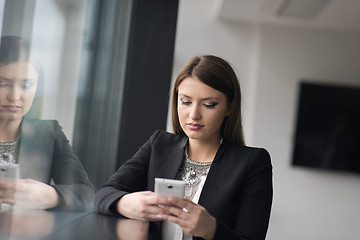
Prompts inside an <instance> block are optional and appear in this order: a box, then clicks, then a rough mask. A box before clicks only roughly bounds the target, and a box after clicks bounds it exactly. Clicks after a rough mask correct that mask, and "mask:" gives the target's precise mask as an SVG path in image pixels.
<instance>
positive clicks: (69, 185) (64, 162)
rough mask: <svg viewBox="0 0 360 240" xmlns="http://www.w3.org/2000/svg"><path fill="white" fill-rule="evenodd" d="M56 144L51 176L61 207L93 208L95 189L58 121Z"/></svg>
mask: <svg viewBox="0 0 360 240" xmlns="http://www.w3.org/2000/svg"><path fill="white" fill-rule="evenodd" d="M54 130H55V146H54V154H53V165H52V170H51V177H52V179H53V180H54V182H55V185H53V186H52V187H53V188H54V189H55V190H56V192H57V193H58V195H59V204H58V207H59V208H65V209H72V210H84V209H91V208H93V199H94V190H93V187H92V185H91V183H90V182H89V179H88V176H87V173H86V172H85V170H84V168H83V166H82V164H81V162H80V160H79V159H78V158H77V156H76V155H75V153H74V152H73V150H72V148H71V146H70V143H69V141H68V139H67V138H66V136H65V134H64V133H63V131H62V130H61V127H60V126H59V124H58V122H57V121H55V122H54Z"/></svg>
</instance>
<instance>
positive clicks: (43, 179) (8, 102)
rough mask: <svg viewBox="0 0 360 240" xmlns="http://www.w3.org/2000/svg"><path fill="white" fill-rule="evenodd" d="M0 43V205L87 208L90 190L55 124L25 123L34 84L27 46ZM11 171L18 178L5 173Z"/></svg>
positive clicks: (7, 40)
mask: <svg viewBox="0 0 360 240" xmlns="http://www.w3.org/2000/svg"><path fill="white" fill-rule="evenodd" d="M0 44H1V46H0V163H1V164H2V166H3V167H2V169H1V170H2V172H5V174H3V177H2V178H1V179H0V203H7V204H16V206H18V207H26V208H37V209H52V208H63V209H72V210H78V209H86V208H91V204H92V203H91V202H92V199H93V196H94V191H93V188H92V185H91V184H90V182H89V180H88V176H87V174H86V172H85V171H84V169H83V167H82V165H81V163H80V161H79V159H78V158H77V157H76V155H75V154H74V153H73V151H72V149H71V146H70V144H69V141H68V140H67V138H66V136H65V135H64V133H63V132H62V130H61V127H60V126H59V123H58V122H57V121H54V120H35V119H33V120H32V119H27V118H25V115H26V114H27V113H28V112H29V110H30V108H31V106H32V104H33V101H34V98H35V94H36V91H37V89H38V85H39V80H40V78H39V75H40V73H39V71H38V69H39V68H38V67H35V64H34V63H33V62H30V60H29V52H30V49H29V47H28V45H26V43H25V42H24V41H23V40H21V39H20V38H19V37H15V36H7V37H2V38H1V43H0ZM6 166H7V167H6ZM17 167H18V168H19V171H18V173H16V171H14V173H13V174H6V171H7V170H11V169H16V168H17ZM11 175H12V176H11ZM16 175H18V176H16ZM18 177H20V179H17V178H18ZM11 178H15V179H11ZM51 182H53V184H50V183H51Z"/></svg>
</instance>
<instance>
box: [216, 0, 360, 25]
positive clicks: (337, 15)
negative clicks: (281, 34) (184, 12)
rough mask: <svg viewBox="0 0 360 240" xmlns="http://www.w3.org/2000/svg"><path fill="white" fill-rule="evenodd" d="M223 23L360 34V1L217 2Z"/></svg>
mask: <svg viewBox="0 0 360 240" xmlns="http://www.w3.org/2000/svg"><path fill="white" fill-rule="evenodd" d="M213 10H214V11H213V12H214V13H215V15H216V16H217V17H219V18H221V19H223V20H229V21H242V22H243V21H246V22H259V23H272V24H285V25H300V26H307V27H319V28H327V29H341V30H351V31H360V0H215V2H214V5H213Z"/></svg>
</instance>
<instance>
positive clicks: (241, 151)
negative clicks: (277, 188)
mask: <svg viewBox="0 0 360 240" xmlns="http://www.w3.org/2000/svg"><path fill="white" fill-rule="evenodd" d="M225 152H226V153H227V154H228V155H230V156H234V157H236V158H241V159H243V160H247V161H249V162H258V161H260V162H262V163H267V164H270V165H271V157H270V153H269V152H268V151H267V150H266V149H265V148H262V147H252V146H243V145H239V144H234V143H229V142H228V143H227V144H226V150H225Z"/></svg>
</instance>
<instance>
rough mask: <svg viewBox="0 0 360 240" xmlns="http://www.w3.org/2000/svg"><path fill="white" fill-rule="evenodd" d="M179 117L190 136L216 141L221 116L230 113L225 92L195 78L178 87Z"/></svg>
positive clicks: (186, 80) (183, 82)
mask: <svg viewBox="0 0 360 240" xmlns="http://www.w3.org/2000/svg"><path fill="white" fill-rule="evenodd" d="M177 110H178V117H179V121H180V125H181V128H182V129H183V130H184V132H185V134H186V135H187V136H188V137H189V138H190V139H196V140H200V141H218V140H219V139H220V131H221V126H222V123H223V121H224V118H225V117H226V116H228V115H229V114H230V106H229V104H228V101H227V98H226V95H225V94H224V93H222V92H220V91H218V90H215V89H213V88H211V87H209V86H207V85H206V84H204V83H202V82H201V81H200V80H198V79H197V78H194V77H188V78H185V79H184V80H183V81H182V82H181V83H180V85H179V87H178V109H177Z"/></svg>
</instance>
